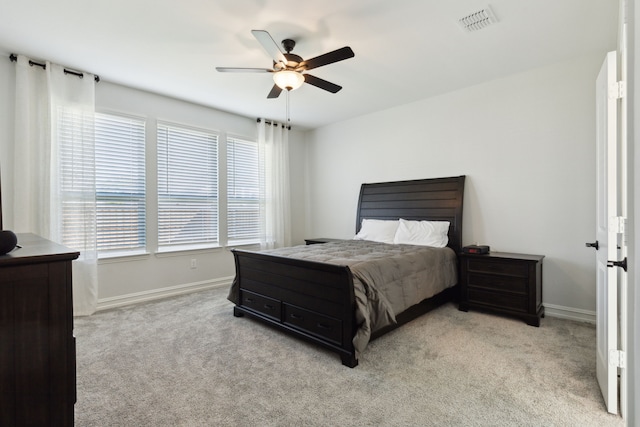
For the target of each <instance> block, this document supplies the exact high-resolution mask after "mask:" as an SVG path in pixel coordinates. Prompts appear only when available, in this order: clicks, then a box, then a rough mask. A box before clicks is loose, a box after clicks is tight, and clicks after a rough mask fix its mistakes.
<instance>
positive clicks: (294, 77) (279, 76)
mask: <svg viewBox="0 0 640 427" xmlns="http://www.w3.org/2000/svg"><path fill="white" fill-rule="evenodd" d="M273 81H274V82H275V83H276V85H278V87H279V88H280V89H286V90H296V89H298V88H299V87H300V86H302V83H304V76H303V75H302V74H301V73H299V72H297V71H291V70H282V71H278V72H276V73H274V74H273Z"/></svg>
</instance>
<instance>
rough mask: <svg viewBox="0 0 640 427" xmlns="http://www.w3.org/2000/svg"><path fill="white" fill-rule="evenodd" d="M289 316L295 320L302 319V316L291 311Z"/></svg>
mask: <svg viewBox="0 0 640 427" xmlns="http://www.w3.org/2000/svg"><path fill="white" fill-rule="evenodd" d="M291 318H292V319H296V320H302V319H304V318H303V317H302V316H300V315H299V314H295V313H291Z"/></svg>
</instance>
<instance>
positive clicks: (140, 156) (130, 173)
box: [95, 114, 146, 254]
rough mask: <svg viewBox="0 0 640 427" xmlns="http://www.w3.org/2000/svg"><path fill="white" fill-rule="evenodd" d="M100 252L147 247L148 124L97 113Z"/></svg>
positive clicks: (134, 249)
mask: <svg viewBox="0 0 640 427" xmlns="http://www.w3.org/2000/svg"><path fill="white" fill-rule="evenodd" d="M95 137H96V142H95V159H96V204H97V235H98V251H99V252H100V253H101V254H105V253H108V252H129V251H140V250H144V249H145V248H146V191H145V123H144V121H143V120H140V119H137V118H130V117H124V116H116V115H111V114H96V121H95Z"/></svg>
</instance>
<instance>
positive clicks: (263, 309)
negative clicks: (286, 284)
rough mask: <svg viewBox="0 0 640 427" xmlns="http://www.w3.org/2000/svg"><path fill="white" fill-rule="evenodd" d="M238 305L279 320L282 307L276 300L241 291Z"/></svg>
mask: <svg viewBox="0 0 640 427" xmlns="http://www.w3.org/2000/svg"><path fill="white" fill-rule="evenodd" d="M240 305H241V306H243V307H245V308H249V309H251V310H253V311H257V312H259V313H261V314H264V315H265V316H268V317H270V318H272V319H275V320H278V321H280V320H281V311H282V305H281V303H280V301H278V300H276V299H273V298H269V297H265V296H264V295H260V294H256V293H253V292H249V291H246V290H244V289H242V290H241V291H240Z"/></svg>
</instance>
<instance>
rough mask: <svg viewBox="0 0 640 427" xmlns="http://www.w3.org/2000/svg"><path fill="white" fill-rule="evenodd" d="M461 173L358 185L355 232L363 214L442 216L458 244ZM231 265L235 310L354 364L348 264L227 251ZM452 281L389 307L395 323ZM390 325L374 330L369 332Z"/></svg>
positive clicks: (450, 293) (437, 300)
mask: <svg viewBox="0 0 640 427" xmlns="http://www.w3.org/2000/svg"><path fill="white" fill-rule="evenodd" d="M464 180H465V177H464V176H459V177H452V178H434V179H422V180H413V181H395V182H385V183H376V184H362V187H361V189H360V197H359V201H358V211H357V218H356V232H358V231H360V224H361V221H362V219H364V218H369V219H386V220H389V219H399V218H404V219H407V220H431V221H449V222H450V223H451V225H450V227H449V244H448V246H449V247H451V248H452V249H453V250H454V251H455V252H456V253H459V252H460V249H461V247H462V203H463V198H464V197H463V196H464ZM232 252H233V255H234V259H235V264H236V281H237V284H238V287H237V292H238V295H237V301H238V303H237V304H236V306H235V307H234V309H233V314H234V316H236V317H241V316H244V315H247V316H250V317H252V318H254V319H257V320H260V321H262V322H265V323H267V324H269V325H272V326H274V327H276V328H278V329H280V330H283V331H285V332H287V333H290V334H293V335H294V336H297V337H299V338H303V339H305V340H307V341H310V342H313V343H316V344H319V345H321V346H323V347H325V348H327V349H329V350H332V351H335V352H337V353H338V354H339V355H340V358H341V360H342V363H343V364H344V365H346V366H349V367H351V368H353V367H355V366H357V364H358V359H357V357H356V354H355V350H354V347H353V342H352V339H353V337H354V335H355V333H356V330H357V325H356V322H355V297H354V290H353V277H352V275H351V271H350V270H349V267H346V266H339V265H333V264H325V263H320V262H313V261H306V260H298V259H293V258H286V257H280V256H274V255H270V254H263V253H260V252H250V251H243V250H238V249H233V250H232ZM457 288H458V286H457V285H456V286H455V287H454V288H449V289H447V290H445V291H443V292H441V293H440V294H438V295H436V296H434V297H432V298H429V299H427V300H424V301H423V302H421V303H420V304H417V305H415V306H413V307H409V309H407V310H406V311H404V312H402V313H399V314H396V318H397V320H398V325H400V324H404V323H406V322H408V321H409V320H412V319H415V318H416V317H417V316H419V315H421V314H423V313H425V312H427V311H429V310H430V309H432V308H434V307H437V306H439V305H440V304H442V303H444V302H446V301H449V300H451V299H452V298H454V297H457ZM395 327H397V325H392V326H390V327H387V328H384V329H383V330H380V331H376V332H375V333H374V335H373V336H372V338H376V337H378V336H380V335H382V334H384V333H386V332H388V331H389V330H391V329H394V328H395Z"/></svg>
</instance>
